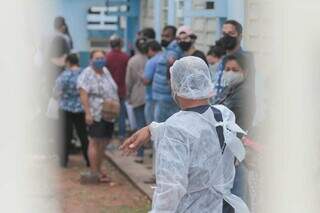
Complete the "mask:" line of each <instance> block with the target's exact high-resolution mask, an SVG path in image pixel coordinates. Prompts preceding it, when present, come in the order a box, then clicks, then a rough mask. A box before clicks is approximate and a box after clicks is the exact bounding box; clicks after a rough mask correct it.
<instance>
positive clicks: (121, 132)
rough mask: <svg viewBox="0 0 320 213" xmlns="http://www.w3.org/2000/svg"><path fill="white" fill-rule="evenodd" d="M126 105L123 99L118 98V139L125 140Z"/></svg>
mask: <svg viewBox="0 0 320 213" xmlns="http://www.w3.org/2000/svg"><path fill="white" fill-rule="evenodd" d="M126 113H127V109H126V105H125V99H124V98H120V114H119V137H120V138H125V137H126Z"/></svg>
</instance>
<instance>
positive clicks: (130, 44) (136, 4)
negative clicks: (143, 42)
mask: <svg viewBox="0 0 320 213" xmlns="http://www.w3.org/2000/svg"><path fill="white" fill-rule="evenodd" d="M138 14H140V0H131V1H130V12H129V14H128V15H127V17H126V19H127V26H126V29H125V40H126V41H125V43H126V50H127V51H129V50H131V49H133V48H134V41H135V39H136V34H137V32H138V31H139V28H140V25H139V17H138Z"/></svg>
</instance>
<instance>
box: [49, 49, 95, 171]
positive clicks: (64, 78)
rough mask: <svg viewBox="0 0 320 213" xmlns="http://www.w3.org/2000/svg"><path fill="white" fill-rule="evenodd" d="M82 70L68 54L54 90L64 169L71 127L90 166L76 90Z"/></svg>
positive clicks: (70, 137) (78, 96)
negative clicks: (60, 130) (59, 119)
mask: <svg viewBox="0 0 320 213" xmlns="http://www.w3.org/2000/svg"><path fill="white" fill-rule="evenodd" d="M81 72H82V70H81V69H80V67H79V59H78V57H77V55H76V54H70V55H68V56H67V58H66V69H65V70H64V71H63V72H62V73H61V74H60V75H59V76H58V78H57V80H56V84H55V88H54V96H55V97H56V98H59V107H60V109H61V112H62V113H61V114H62V116H61V117H62V118H63V132H64V141H63V144H62V145H61V146H60V148H61V149H60V164H61V166H63V167H66V166H67V164H68V155H69V149H70V142H71V139H72V133H73V126H74V127H75V129H76V132H77V134H78V136H79V138H80V141H81V148H82V152H83V157H84V159H85V161H86V165H87V166H90V164H89V158H88V154H87V150H88V135H87V130H86V123H85V114H84V111H83V108H82V104H81V102H80V93H79V90H78V89H77V80H78V77H79V75H80V74H81Z"/></svg>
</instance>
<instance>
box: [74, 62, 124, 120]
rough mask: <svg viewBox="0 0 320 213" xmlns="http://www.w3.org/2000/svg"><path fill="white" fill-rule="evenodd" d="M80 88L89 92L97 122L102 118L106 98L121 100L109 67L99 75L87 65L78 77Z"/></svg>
mask: <svg viewBox="0 0 320 213" xmlns="http://www.w3.org/2000/svg"><path fill="white" fill-rule="evenodd" d="M77 87H78V88H82V89H83V90H85V91H86V92H87V93H88V96H89V106H90V112H91V114H92V116H93V119H94V120H95V121H97V122H99V121H100V120H101V111H102V104H103V102H104V101H105V100H108V99H112V100H119V97H118V92H117V90H118V88H117V85H116V83H115V82H114V80H113V78H112V76H111V74H110V72H109V71H108V69H107V68H104V69H103V74H102V75H98V74H97V73H96V72H95V71H94V70H93V69H92V68H91V67H87V68H86V69H85V70H84V71H83V73H82V74H81V75H80V76H79V79H78V85H77Z"/></svg>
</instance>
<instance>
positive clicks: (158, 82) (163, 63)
mask: <svg viewBox="0 0 320 213" xmlns="http://www.w3.org/2000/svg"><path fill="white" fill-rule="evenodd" d="M176 32H177V29H176V28H175V27H174V26H166V27H164V29H163V31H162V35H161V39H162V40H161V45H162V46H163V47H164V48H165V51H163V53H162V54H161V56H159V60H158V63H157V66H156V72H155V74H154V78H153V83H152V96H153V99H154V101H155V112H154V119H155V121H157V122H164V121H165V120H167V118H169V117H170V116H171V115H173V114H174V113H176V112H177V111H178V110H179V108H178V106H177V104H176V103H175V102H174V101H173V98H172V95H171V88H170V84H169V78H168V76H169V68H170V66H171V65H172V64H173V63H174V61H175V60H177V59H179V58H181V57H182V55H183V52H182V50H181V48H180V47H179V45H178V44H177V41H176V40H175V37H176Z"/></svg>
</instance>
